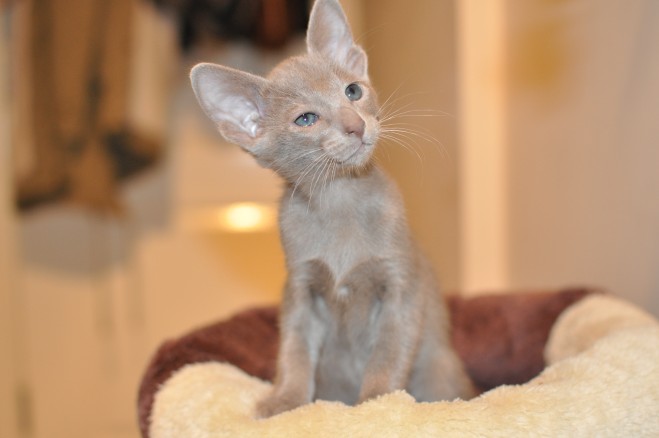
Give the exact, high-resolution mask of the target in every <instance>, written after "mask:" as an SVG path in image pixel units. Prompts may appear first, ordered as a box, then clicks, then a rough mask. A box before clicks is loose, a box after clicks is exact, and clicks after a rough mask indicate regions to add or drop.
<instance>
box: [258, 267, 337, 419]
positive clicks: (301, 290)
mask: <svg viewBox="0 0 659 438" xmlns="http://www.w3.org/2000/svg"><path fill="white" fill-rule="evenodd" d="M329 281H330V278H329V277H328V276H327V271H326V270H325V269H320V268H319V266H318V265H317V264H315V263H314V262H309V263H306V264H305V265H304V266H303V267H302V268H300V269H298V270H297V271H296V272H295V273H293V274H290V275H289V281H288V283H287V285H286V289H285V291H284V300H283V302H282V311H281V319H280V328H279V332H280V343H279V354H278V357H277V376H276V377H275V382H274V387H273V388H272V391H271V392H270V394H269V395H268V396H267V397H266V398H265V399H263V400H261V402H259V404H258V405H257V407H256V414H257V416H258V417H259V418H267V417H271V416H273V415H276V414H279V413H281V412H285V411H289V410H291V409H294V408H296V407H298V406H302V405H304V404H307V403H309V402H311V400H312V398H313V395H314V391H315V373H316V365H317V362H318V356H319V354H320V344H321V342H322V339H323V336H324V333H325V326H324V324H323V322H322V320H321V319H320V318H319V316H318V315H317V314H316V313H315V312H314V310H313V304H314V303H313V300H314V296H315V295H316V294H317V292H318V289H319V288H324V287H328V284H329Z"/></svg>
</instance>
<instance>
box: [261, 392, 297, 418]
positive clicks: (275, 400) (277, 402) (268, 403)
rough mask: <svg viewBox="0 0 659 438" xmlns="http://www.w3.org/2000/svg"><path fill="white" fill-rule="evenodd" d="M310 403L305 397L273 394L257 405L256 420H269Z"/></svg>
mask: <svg viewBox="0 0 659 438" xmlns="http://www.w3.org/2000/svg"><path fill="white" fill-rule="evenodd" d="M307 403H309V400H306V399H305V398H304V397H300V396H296V395H293V394H285V393H284V394H279V393H276V392H274V391H273V392H272V393H270V394H268V396H267V397H266V398H264V399H263V400H261V401H260V402H258V403H257V405H256V418H269V417H272V416H274V415H277V414H281V413H282V412H286V411H290V410H291V409H295V408H297V407H299V406H302V405H304V404H307Z"/></svg>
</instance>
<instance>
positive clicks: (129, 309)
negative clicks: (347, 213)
mask: <svg viewBox="0 0 659 438" xmlns="http://www.w3.org/2000/svg"><path fill="white" fill-rule="evenodd" d="M57 1H58V0H51V3H50V4H51V5H55V6H56V7H57V8H56V10H55V11H56V12H54V13H53V16H52V17H50V20H51V21H50V22H49V23H50V26H52V29H53V32H55V33H56V34H57V35H64V36H58V37H57V38H58V39H57V41H56V42H53V44H59V45H60V49H59V50H60V51H63V53H64V54H65V55H66V56H64V57H63V58H62V59H60V58H54V59H51V61H48V62H46V60H44V59H43V58H40V57H38V56H37V57H36V60H35V54H34V46H32V45H31V44H32V43H33V41H34V35H35V31H34V29H32V28H31V26H33V24H34V22H35V20H36V19H37V18H38V19H46V18H48V17H46V18H44V17H43V16H39V17H36V18H35V15H33V14H34V11H35V9H33V6H34V4H42V5H43V3H40V2H39V1H37V0H15V1H11V2H8V1H5V2H2V3H0V5H2V6H0V8H1V9H0V11H1V12H0V13H1V14H2V15H1V19H0V355H1V356H0V357H1V361H0V436H3V437H5V436H7V437H17V438H24V437H38V438H41V437H44V438H45V437H56V438H59V437H62V438H64V437H66V438H77V437H81V438H82V437H85V438H87V437H113V438H124V437H132V438H135V437H137V427H136V423H135V415H134V411H135V396H136V391H137V385H138V382H139V378H140V373H141V371H142V370H143V369H144V367H145V364H146V361H147V360H148V358H149V356H150V354H151V353H152V352H153V351H154V349H155V348H156V346H157V345H158V344H159V343H160V342H162V340H163V339H165V338H167V337H171V336H176V335H179V334H181V333H183V332H184V331H186V330H189V329H191V328H194V327H196V326H199V325H202V324H205V323H207V322H210V321H213V320H216V319H218V318H222V317H225V316H228V315H230V314H231V313H233V312H236V311H238V310H240V309H243V308H245V307H248V306H251V305H256V304H263V303H275V302H277V301H278V299H279V294H280V288H281V285H282V283H283V281H284V272H283V260H282V254H281V251H280V249H279V242H278V235H277V230H276V228H275V226H274V225H273V223H272V222H271V221H270V222H268V221H267V220H266V221H265V222H263V224H262V226H260V227H258V228H253V229H251V230H248V231H244V230H243V231H236V230H235V229H233V230H231V229H228V228H227V227H226V225H225V223H224V222H223V221H222V220H221V218H222V215H223V214H224V213H225V212H226V210H225V209H226V207H228V206H231V205H234V204H235V203H245V202H249V203H252V204H256V205H258V206H260V210H259V211H260V212H261V214H263V215H264V216H263V217H264V219H268V218H270V217H271V216H270V215H271V212H272V209H273V208H275V207H276V200H277V198H278V195H279V192H280V183H279V182H278V181H277V180H276V178H274V177H273V175H271V174H270V173H269V172H267V171H264V170H262V169H259V168H258V167H257V166H256V165H255V164H254V163H253V162H252V159H251V158H250V157H249V156H247V154H245V153H243V152H242V151H241V150H239V148H237V147H235V146H232V145H228V144H225V143H224V142H223V141H222V140H221V139H220V138H219V136H218V135H217V133H215V132H214V130H213V127H212V124H211V123H210V122H209V121H208V120H206V118H205V117H204V116H203V115H202V114H201V111H200V110H199V109H198V106H197V104H196V102H195V100H194V96H193V95H192V92H191V90H190V87H189V84H188V80H187V73H188V71H189V68H190V67H191V66H192V65H193V64H194V63H195V62H198V61H201V60H204V61H212V62H218V63H223V64H227V65H231V66H234V67H237V68H243V69H247V70H250V71H252V72H254V73H258V74H265V73H266V72H267V71H268V70H269V69H270V68H271V67H272V66H273V65H274V64H276V63H277V62H278V60H279V59H281V58H282V57H285V56H287V55H288V54H290V53H296V52H297V51H299V50H302V48H303V41H302V40H301V37H300V36H299V35H297V34H296V33H295V32H292V33H291V34H286V33H285V32H284V33H282V32H283V31H282V30H281V26H278V25H277V23H279V22H280V21H276V20H275V21H274V24H273V22H272V20H265V19H264V22H263V23H261V24H262V25H263V26H264V28H265V29H269V30H268V31H267V32H266V31H263V32H265V34H268V32H270V33H269V35H270V38H271V39H270V40H269V41H271V42H272V41H274V43H272V44H270V45H267V44H264V40H263V38H264V33H263V32H261V33H258V34H250V35H251V37H249V38H246V37H243V38H238V39H231V40H227V39H226V38H225V39H221V40H218V39H217V38H216V37H214V36H213V32H212V30H213V26H212V24H213V23H212V20H211V22H210V23H209V21H208V20H206V21H205V22H204V26H210V28H209V27H204V26H202V27H201V31H198V32H197V33H196V34H195V33H193V32H191V30H190V29H186V28H185V27H184V26H182V25H181V23H182V22H184V21H185V20H184V17H190V16H195V14H198V15H201V16H205V17H209V16H210V15H209V14H204V11H199V10H185V11H182V10H176V9H175V8H172V7H171V5H170V6H169V7H167V6H166V5H165V4H166V3H172V4H185V2H166V1H156V2H147V1H142V0H139V1H138V0H131V1H129V0H122V1H121V2H112V5H113V7H116V8H119V7H123V9H117V10H115V12H114V15H112V17H114V18H112V19H113V20H118V22H121V23H123V24H116V25H114V26H113V27H112V28H111V29H110V30H105V31H104V32H110V34H109V35H110V38H109V39H108V38H107V37H106V38H105V39H103V38H101V37H99V38H100V39H99V40H98V41H97V43H98V44H100V45H97V46H96V47H104V48H103V49H102V50H101V51H102V53H104V55H103V56H98V57H97V58H95V57H94V56H92V49H91V48H90V47H92V46H91V45H90V44H91V43H90V41H96V40H95V39H94V38H95V37H93V35H95V34H97V33H98V32H95V31H98V29H99V27H98V26H97V27H96V28H95V27H94V26H92V25H90V24H89V23H94V22H95V21H94V18H93V17H95V16H96V15H94V11H96V13H97V14H98V9H97V7H98V0H75V1H72V0H59V3H58V2H57ZM101 3H102V2H101ZM155 3H158V4H159V7H156V6H155V5H154V4H155ZM192 3H194V2H191V4H192ZM248 3H250V4H251V3H254V4H256V3H258V2H242V3H241V4H243V5H245V4H248ZM276 3H278V2H277V1H267V0H266V1H265V2H264V3H263V4H264V5H265V4H268V5H270V6H272V5H273V4H276ZM342 3H343V5H344V7H345V9H346V12H347V15H348V16H349V18H350V21H351V24H352V26H353V31H354V34H355V37H356V38H357V40H358V42H359V43H360V44H362V45H363V46H364V47H365V49H366V50H367V52H368V53H369V57H370V59H369V60H370V71H371V76H372V79H373V81H374V83H375V85H376V87H377V88H378V90H379V93H380V97H381V101H383V102H384V101H385V100H387V99H388V98H390V101H395V102H396V105H397V106H398V108H400V109H402V110H410V111H414V114H417V115H420V114H421V113H422V112H423V114H425V115H429V117H425V116H424V117H421V116H419V117H415V118H412V119H409V120H407V119H403V120H401V122H405V123H410V124H412V125H414V126H413V128H414V129H415V130H417V131H416V132H418V133H419V134H418V135H416V136H413V137H411V138H410V139H409V142H408V146H409V148H410V149H411V150H406V149H405V148H403V147H401V146H400V145H396V144H394V143H391V144H389V143H385V144H383V145H381V148H380V151H379V152H378V160H379V161H380V162H381V163H382V164H383V165H384V166H385V167H386V168H387V170H388V171H389V172H390V173H391V174H392V175H393V176H394V177H395V178H396V180H397V182H398V184H399V186H400V187H401V190H402V191H403V195H404V198H405V202H406V205H407V207H408V211H409V217H410V223H411V226H412V228H413V231H414V232H415V234H416V236H417V238H418V240H419V242H420V244H421V246H422V248H423V249H424V251H425V252H426V253H428V255H429V256H430V257H431V259H432V261H433V263H434V264H435V266H436V268H437V271H438V272H439V274H440V277H441V281H442V283H443V285H444V288H445V289H446V290H449V291H461V292H464V293H481V292H496V291H500V290H504V289H509V288H514V289H518V288H519V289H524V290H533V289H540V288H548V287H558V286H564V285H570V284H586V285H593V286H598V287H602V288H605V289H608V290H611V291H612V292H614V293H617V294H620V295H622V296H623V297H625V298H627V299H630V300H631V301H633V302H636V303H637V304H639V305H641V306H643V307H645V308H647V309H648V310H650V311H651V312H654V313H655V314H658V315H659V226H658V225H659V196H658V195H657V194H658V193H659V172H657V168H658V166H659V156H658V154H659V152H658V151H659V148H658V144H657V143H659V128H658V127H657V126H658V125H657V124H656V123H655V121H654V119H656V117H655V113H656V110H657V107H658V106H659V50H657V43H656V42H657V41H659V35H657V29H659V3H657V2H655V1H654V0H631V1H627V2H621V1H618V0H570V1H568V0H565V1H546V0H532V1H529V0H492V1H488V2H487V4H486V5H487V6H484V4H483V3H482V2H481V1H479V0H460V1H457V0H415V2H414V3H410V2H400V1H396V0H343V1H342ZM197 4H199V2H197ZM117 5H119V6H117ZM67 8H70V10H71V11H70V13H67V12H66V11H67ZM117 11H119V12H117ZM262 16H263V17H266V16H267V17H273V15H271V14H270V15H268V14H264V15H262ZM58 17H59V18H58ZM108 17H109V16H108ZM67 20H68V21H67ZM108 20H109V18H108ZM31 23H32V24H31ZM101 28H102V27H101ZM288 28H290V27H288ZM209 29H210V30H209ZM42 30H43V29H42ZM233 30H234V31H236V32H242V31H244V32H247V31H248V30H249V29H247V30H245V29H243V28H240V27H239V26H236V29H233ZM247 33H249V32H247ZM115 37H116V38H115ZM278 38H279V39H278ZM41 41H42V42H43V39H42V40H41ZM101 41H106V43H105V44H106V45H105V46H104V45H103V44H102V43H101ZM107 41H110V42H107ZM182 42H185V44H187V46H186V47H187V50H186V51H183V50H182V49H181V44H182ZM275 43H276V44H275ZM274 46H276V48H275V47H274ZM74 47H75V48H74ZM76 54H77V55H76ZM67 56H68V58H67ZM76 59H78V61H75V60H76ZM90 59H91V60H93V59H97V61H94V62H95V63H96V64H94V62H89V60H90ZM80 60H86V61H87V62H82V61H80ZM62 61H66V63H65V64H64V65H62V64H58V62H62ZM35 63H36V64H37V65H35ZM90 65H97V67H96V70H94V69H93V68H91V67H90ZM120 66H123V67H120ZM90 71H98V72H100V73H98V77H99V78H101V79H99V81H100V82H101V83H111V84H114V85H106V86H105V87H109V86H111V87H115V88H112V89H113V90H123V91H115V92H113V93H111V95H112V96H114V97H112V98H111V99H110V101H109V103H108V101H105V103H104V104H102V105H99V104H98V103H94V102H95V100H102V99H97V97H98V93H99V90H98V88H97V87H98V83H97V82H95V81H94V80H91V79H90V77H91V78H93V77H94V75H92V74H91V73H89V72H90ZM67 72H68V73H67ZM103 78H104V79H103ZM48 81H60V82H61V83H63V84H66V87H62V88H61V89H60V90H59V91H58V92H57V93H59V94H57V95H55V97H52V96H51V97H47V95H44V94H43V92H40V93H36V95H35V90H37V89H40V88H39V87H43V86H44V82H48ZM35 84H36V85H35ZM76 84H78V86H77V88H76V86H75V85H76ZM69 88H72V89H75V90H78V91H77V92H73V91H67V90H69ZM47 89H48V88H46V90H47ZM80 90H82V91H80ZM45 93H46V94H47V93H48V91H46V92H45ZM76 93H78V94H76ZM101 94H102V93H101ZM90 95H91V96H96V98H94V99H91V100H90ZM40 99H41V100H40ZM44 99H45V100H44ZM44 101H45V102H46V105H43V104H42V105H36V106H37V108H35V102H44ZM47 105H54V108H55V111H56V112H57V113H61V114H60V115H58V119H57V120H59V122H57V123H61V124H62V125H61V126H60V127H59V128H57V129H58V130H59V131H58V132H60V134H58V135H61V136H62V138H68V137H71V138H72V139H74V140H76V139H78V138H79V137H76V136H74V135H72V134H71V133H75V132H77V130H78V129H81V128H80V126H82V127H86V128H89V127H90V126H93V127H94V128H95V130H90V132H88V131H85V132H86V136H84V137H83V138H84V139H85V141H84V142H82V144H83V145H86V146H79V145H80V144H81V141H73V140H72V141H70V142H68V143H66V142H65V143H63V144H66V145H67V146H66V147H65V148H64V149H62V148H60V150H59V151H60V152H61V151H62V150H64V151H65V153H63V154H62V153H60V154H59V155H58V156H59V157H65V158H66V157H68V158H66V160H64V161H66V166H65V165H64V164H61V165H59V166H50V167H48V168H47V169H49V170H47V171H46V170H43V169H46V168H39V167H38V165H37V163H38V162H39V160H38V159H37V158H35V157H37V156H38V155H37V154H38V150H39V148H41V147H44V146H43V145H44V143H39V140H38V138H37V137H38V135H37V134H39V133H40V132H41V133H42V134H39V135H44V134H43V130H44V126H43V123H41V122H40V120H41V119H40V118H39V117H45V116H38V114H39V111H40V110H43V109H44V107H45V106H47ZM85 105H88V106H85ZM51 112H52V111H51ZM51 115H52V114H51ZM91 115H96V116H95V117H91ZM90 121H91V122H90ZM101 128H102V129H101ZM81 132H82V131H81ZM107 132H110V133H117V132H118V133H120V134H122V135H123V137H122V136H113V135H109V136H108V135H105V134H102V133H107ZM62 133H63V134H62ZM126 133H130V135H127V134H126ZM45 137H46V138H47V139H48V138H49V137H48V136H47V135H45ZM126 138H131V139H134V141H133V140H125V139H126ZM117 139H119V140H117ZM139 139H148V141H145V142H142V141H137V140H139ZM51 140H52V138H51ZM90 145H91V146H90ZM99 145H100V146H99ZM102 145H105V147H106V149H103V147H102ZM108 145H109V146H108ZM117 145H119V146H117ZM126 145H128V146H129V147H127V152H126V151H124V152H126V153H123V154H120V158H119V161H120V162H121V163H124V164H123V166H124V167H121V166H118V165H117V166H118V167H112V166H110V167H107V166H108V162H109V163H116V162H117V161H112V160H114V159H115V158H117V154H115V155H112V154H111V153H110V152H108V151H114V152H116V151H117V150H120V151H121V150H123V149H121V147H123V146H126ZM140 145H146V146H144V147H140ZM150 145H151V146H153V145H155V146H153V148H151V146H150ZM79 151H88V153H87V155H84V154H80V153H78V152H79ZM89 151H91V152H89ZM102 151H105V153H107V154H109V158H108V155H104V153H102ZM135 151H137V152H138V153H136V152H135ZM144 151H151V152H152V151H156V152H154V153H153V154H152V155H149V154H146V156H147V158H149V159H148V160H145V159H142V160H141V161H140V160H137V161H136V159H135V157H136V156H137V157H138V158H139V157H142V158H144V156H145V155H144V153H143V152H144ZM80 157H85V159H84V160H83V159H82V158H80ZM126 157H133V159H132V160H128V161H126ZM78 159H79V160H80V162H78V161H76V160H78ZM108 160H109V161H108ZM121 160H123V161H121ZM76 163H82V164H84V165H80V166H76ZM126 163H128V164H130V166H129V165H127V164H126ZM69 166H72V167H69ZM131 166H132V167H131ZM65 168H75V169H85V170H84V171H77V172H73V173H72V174H71V175H74V174H75V175H82V176H78V177H75V178H74V177H73V176H71V175H69V174H67V175H68V176H66V178H69V177H71V178H72V179H71V181H73V182H72V183H70V184H71V186H75V187H78V190H77V191H73V193H75V194H76V195H75V196H69V195H67V194H66V191H64V192H62V191H59V192H57V191H56V192H54V193H55V194H53V193H51V194H50V197H48V196H46V197H45V198H43V199H42V198H40V200H38V202H36V201H34V202H32V203H28V204H25V203H23V204H21V203H20V202H19V201H20V199H19V198H20V197H21V193H23V195H24V194H25V192H21V191H20V190H18V188H19V186H20V185H21V184H26V183H25V181H30V180H32V181H34V180H36V179H35V178H43V177H44V175H46V174H48V175H51V174H54V175H57V173H58V172H59V173H62V171H63V169H65ZM35 169H36V170H35ZM39 169H41V170H39ZM90 169H91V170H90ZM113 169H114V171H113ZM116 169H129V170H130V169H132V170H131V171H129V170H125V172H124V173H121V172H117V171H116ZM48 172H54V173H48ZM35 175H36V176H35ZM59 178H64V177H62V176H61V175H60V176H59ZM66 178H65V179H66ZM87 181H91V183H89V184H85V182H87ZM67 187H68V186H67ZM68 193H69V194H70V193H71V192H68ZM23 199H25V198H23ZM30 199H34V198H30ZM44 199H45V200H44Z"/></svg>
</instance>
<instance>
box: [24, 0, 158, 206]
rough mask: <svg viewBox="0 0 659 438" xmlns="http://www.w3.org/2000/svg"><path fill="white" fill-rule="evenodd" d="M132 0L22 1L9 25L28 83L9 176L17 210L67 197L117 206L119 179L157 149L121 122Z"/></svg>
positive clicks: (145, 164) (147, 162) (148, 162)
mask: <svg viewBox="0 0 659 438" xmlns="http://www.w3.org/2000/svg"><path fill="white" fill-rule="evenodd" d="M135 1H136V0H113V1H111V2H110V1H105V0H31V1H29V2H28V3H30V4H29V5H28V7H27V10H28V11H29V12H28V14H27V15H26V17H25V20H24V21H22V22H20V23H18V24H19V25H22V26H24V27H25V29H26V30H27V32H24V33H23V35H25V36H26V39H27V45H26V46H27V47H28V56H27V60H26V64H27V65H28V67H27V69H28V70H29V71H27V72H25V75H21V76H22V77H20V78H17V80H19V81H27V82H28V87H27V88H28V89H29V92H28V93H27V96H25V97H26V99H25V100H27V102H25V103H24V104H25V106H26V107H27V108H29V109H28V116H27V119H28V120H27V123H26V124H25V125H24V126H26V127H27V128H26V129H27V130H28V131H29V137H30V138H31V143H32V150H31V151H29V162H30V166H29V168H28V169H29V170H28V171H27V172H26V173H25V174H23V175H21V177H20V178H19V180H18V181H17V182H16V191H17V193H16V201H17V205H18V207H19V209H21V210H27V209H30V208H32V207H35V206H38V205H42V204H45V203H50V202H54V201H62V200H67V201H73V202H75V203H76V204H79V205H83V206H85V207H87V208H89V209H91V210H93V211H95V212H99V213H110V214H112V213H118V212H120V211H121V202H120V200H119V196H118V189H119V187H118V184H119V182H120V181H122V180H124V179H126V178H128V177H131V176H133V175H135V174H138V173H140V172H141V171H143V170H145V169H147V168H149V167H151V166H152V165H153V164H154V163H156V162H157V160H158V158H159V156H160V155H161V141H160V139H159V138H153V135H152V134H151V135H147V134H146V133H145V132H141V131H140V130H139V129H138V128H137V127H135V126H131V125H130V124H129V122H128V106H129V100H130V94H129V93H130V91H131V83H130V79H131V61H132V59H131V55H132V50H131V49H132V40H131V36H132V34H131V26H132V25H133V19H134V14H135ZM24 146H25V145H22V144H19V145H16V146H15V147H24ZM21 153H25V151H21Z"/></svg>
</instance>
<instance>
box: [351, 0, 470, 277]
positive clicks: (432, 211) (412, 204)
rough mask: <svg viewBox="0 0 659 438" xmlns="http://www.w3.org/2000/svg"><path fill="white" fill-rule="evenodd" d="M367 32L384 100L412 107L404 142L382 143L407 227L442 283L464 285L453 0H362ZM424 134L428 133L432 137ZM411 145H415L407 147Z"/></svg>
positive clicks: (373, 71) (363, 37)
mask: <svg viewBox="0 0 659 438" xmlns="http://www.w3.org/2000/svg"><path fill="white" fill-rule="evenodd" d="M364 4H365V10H367V11H368V13H367V14H365V15H364V16H365V30H364V34H363V35H356V38H357V39H358V40H359V42H360V43H361V44H363V46H364V47H365V48H366V50H367V52H368V55H369V63H370V64H369V70H370V74H371V79H372V80H373V82H374V83H375V86H376V88H377V90H378V92H379V95H380V101H381V103H384V102H385V101H387V99H389V98H390V96H391V99H390V102H391V101H396V99H398V100H397V101H396V103H395V104H394V105H393V108H394V109H396V108H399V109H400V108H403V109H405V106H406V105H409V107H407V109H409V110H412V111H414V110H420V111H417V112H416V113H417V114H425V115H429V114H433V115H431V116H422V115H419V116H417V117H412V118H401V119H400V122H401V123H403V127H406V128H411V129H413V130H417V132H418V133H419V135H414V134H413V135H409V136H408V139H407V140H406V143H407V148H405V147H403V146H401V145H398V144H396V143H393V142H391V141H384V142H382V143H381V145H380V146H379V147H380V150H379V153H378V158H379V161H380V162H381V163H382V164H383V165H384V167H385V168H386V169H387V170H388V171H389V173H390V174H391V175H392V176H393V177H394V178H395V179H396V181H397V183H398V185H399V187H400V189H401V191H402V193H403V197H404V199H405V203H406V206H407V210H408V217H409V221H410V225H411V227H412V229H413V231H414V233H415V235H416V237H417V240H418V241H419V244H420V245H421V247H422V249H423V250H424V251H425V252H426V253H427V254H428V256H429V257H430V258H431V260H432V261H433V263H434V265H435V267H436V270H437V272H438V274H439V277H440V281H441V283H442V284H443V286H444V288H445V289H448V290H454V289H455V288H457V286H458V284H459V276H460V272H459V271H460V266H459V243H458V239H459V227H458V209H459V206H458V188H457V185H456V182H457V166H458V162H459V159H460V158H459V152H458V148H457V144H456V142H457V105H456V76H455V67H456V65H455V62H456V60H455V55H456V52H455V50H456V46H455V44H456V40H455V36H454V32H455V28H454V5H453V1H450V0H415V1H413V2H405V1H398V0H365V1H364ZM424 137H431V138H432V139H433V140H431V141H428V140H426V139H424ZM410 149H411V150H410Z"/></svg>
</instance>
